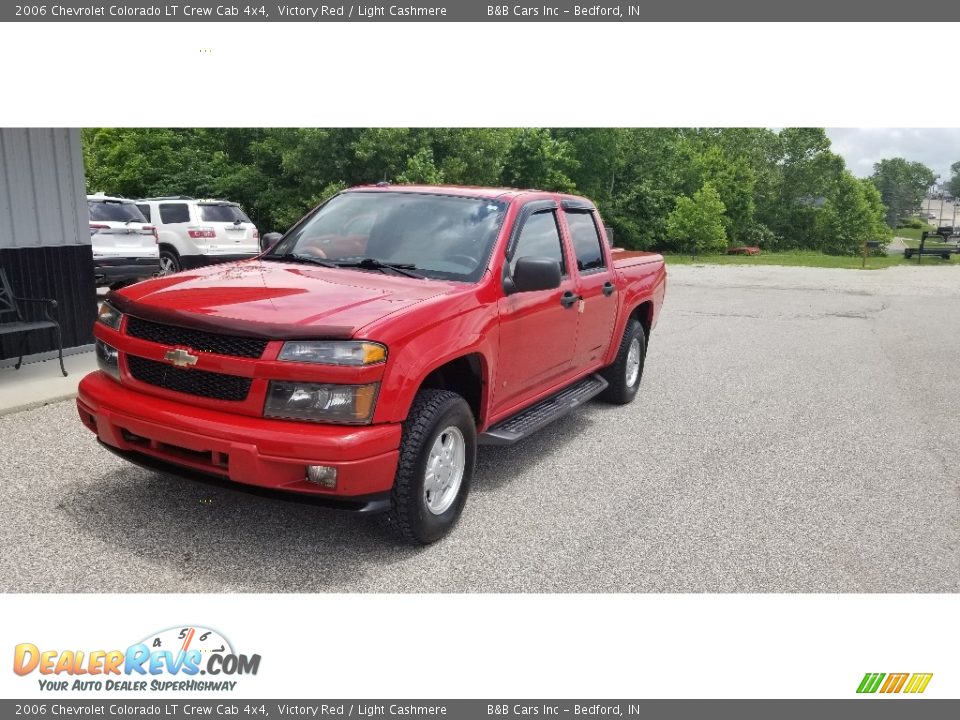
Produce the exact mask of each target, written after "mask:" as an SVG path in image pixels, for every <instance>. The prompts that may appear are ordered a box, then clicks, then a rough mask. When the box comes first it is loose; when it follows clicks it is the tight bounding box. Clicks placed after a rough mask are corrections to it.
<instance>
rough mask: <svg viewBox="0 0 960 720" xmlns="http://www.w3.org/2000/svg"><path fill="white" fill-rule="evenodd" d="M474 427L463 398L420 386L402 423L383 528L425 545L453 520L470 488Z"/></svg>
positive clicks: (433, 540)
mask: <svg viewBox="0 0 960 720" xmlns="http://www.w3.org/2000/svg"><path fill="white" fill-rule="evenodd" d="M476 455H477V429H476V425H475V422H474V419H473V413H472V412H471V411H470V406H469V405H468V404H467V401H466V400H464V399H463V398H462V397H460V396H459V395H457V394H456V393H453V392H449V391H446V390H434V389H426V390H421V391H420V392H419V393H418V394H417V397H416V399H415V400H414V402H413V407H411V408H410V414H409V415H408V416H407V420H406V422H404V423H403V434H402V436H401V440H400V461H399V463H398V464H397V475H396V478H395V479H394V483H393V490H392V491H391V493H390V511H389V512H388V513H387V514H386V515H385V516H384V520H385V522H386V525H387V526H388V528H389V529H390V530H391V531H392V532H393V533H394V534H395V535H397V536H398V537H399V538H400V539H401V540H403V541H405V542H409V543H414V544H418V545H429V544H430V543H432V542H436V541H437V540H439V539H440V538H441V537H443V536H444V535H445V534H446V533H447V532H448V531H449V530H450V528H452V527H453V525H454V524H455V523H456V522H457V518H459V517H460V513H461V511H462V510H463V506H464V504H465V503H466V501H467V494H468V493H469V491H470V480H471V478H472V477H473V468H474V464H475V461H476Z"/></svg>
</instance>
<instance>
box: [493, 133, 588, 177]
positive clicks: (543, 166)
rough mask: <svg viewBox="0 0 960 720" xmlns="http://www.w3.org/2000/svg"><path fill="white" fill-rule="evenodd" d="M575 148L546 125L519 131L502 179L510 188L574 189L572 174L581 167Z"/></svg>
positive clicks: (509, 153) (508, 155)
mask: <svg viewBox="0 0 960 720" xmlns="http://www.w3.org/2000/svg"><path fill="white" fill-rule="evenodd" d="M578 165H579V162H578V161H577V159H576V158H575V157H574V154H573V147H572V146H571V145H570V143H569V142H567V141H566V140H562V139H558V138H555V137H554V136H553V134H552V133H551V132H550V130H548V129H546V128H529V129H525V130H522V131H520V134H519V135H518V137H517V139H516V142H515V143H514V144H513V147H511V148H510V151H509V152H508V153H507V156H506V164H505V165H504V167H503V172H502V175H501V178H502V182H503V183H504V184H505V185H509V186H511V187H520V188H538V189H541V190H554V191H560V192H572V191H574V190H575V189H576V185H575V184H574V182H573V180H571V179H570V175H571V174H572V173H573V171H574V170H576V168H577V167H578Z"/></svg>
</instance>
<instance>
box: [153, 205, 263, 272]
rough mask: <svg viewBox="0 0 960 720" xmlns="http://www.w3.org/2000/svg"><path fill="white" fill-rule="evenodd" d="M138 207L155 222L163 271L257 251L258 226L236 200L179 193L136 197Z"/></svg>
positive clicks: (244, 257)
mask: <svg viewBox="0 0 960 720" xmlns="http://www.w3.org/2000/svg"><path fill="white" fill-rule="evenodd" d="M137 207H139V208H140V210H141V212H143V214H144V215H145V216H146V217H147V219H148V220H149V221H150V222H152V223H153V224H154V225H156V226H157V231H158V235H159V239H160V266H161V273H162V274H164V275H169V274H170V273H174V272H179V271H180V270H183V269H194V268H197V267H201V266H203V265H213V264H215V263H222V262H229V261H231V260H244V259H247V258H251V257H253V256H254V255H257V254H258V253H259V252H260V248H259V234H258V232H257V228H256V226H254V224H253V223H252V222H250V218H248V217H247V216H246V214H245V213H244V212H243V209H242V208H241V207H240V206H239V205H238V204H237V203H235V202H229V201H227V200H195V199H194V198H190V197H186V196H182V195H180V196H177V197H159V198H145V199H143V200H137Z"/></svg>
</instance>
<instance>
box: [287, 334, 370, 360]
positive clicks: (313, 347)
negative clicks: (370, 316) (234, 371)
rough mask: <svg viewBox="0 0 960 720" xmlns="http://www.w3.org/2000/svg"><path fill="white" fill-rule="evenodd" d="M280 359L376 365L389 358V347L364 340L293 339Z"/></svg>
mask: <svg viewBox="0 0 960 720" xmlns="http://www.w3.org/2000/svg"><path fill="white" fill-rule="evenodd" d="M277 359H278V360H286V361H288V362H302V363H318V364H320V365H376V364H377V363H382V362H383V361H384V360H386V359H387V348H386V347H384V346H383V345H381V344H380V343H375V342H366V341H364V340H292V341H290V342H285V343H284V344H283V347H282V348H281V349H280V355H279V356H278V357H277Z"/></svg>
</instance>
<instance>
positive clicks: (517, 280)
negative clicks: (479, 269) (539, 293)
mask: <svg viewBox="0 0 960 720" xmlns="http://www.w3.org/2000/svg"><path fill="white" fill-rule="evenodd" d="M505 287H506V289H507V293H508V294H510V293H518V292H532V291H534V290H553V289H555V288H558V287H560V263H558V262H557V261H556V260H554V259H552V258H546V257H522V258H520V259H519V260H517V264H516V266H515V267H514V269H513V278H512V279H510V280H509V281H508V283H505Z"/></svg>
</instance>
